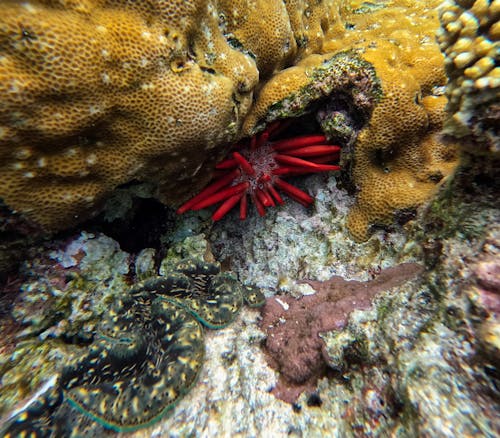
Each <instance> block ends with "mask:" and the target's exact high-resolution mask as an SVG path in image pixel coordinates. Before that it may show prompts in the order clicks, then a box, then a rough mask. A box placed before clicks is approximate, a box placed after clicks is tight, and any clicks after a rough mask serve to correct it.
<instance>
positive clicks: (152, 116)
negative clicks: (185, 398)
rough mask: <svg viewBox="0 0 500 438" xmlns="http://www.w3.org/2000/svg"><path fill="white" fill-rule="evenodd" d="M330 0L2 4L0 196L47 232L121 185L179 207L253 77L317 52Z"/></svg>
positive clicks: (218, 154) (244, 100) (230, 128)
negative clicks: (146, 190) (146, 185)
mask: <svg viewBox="0 0 500 438" xmlns="http://www.w3.org/2000/svg"><path fill="white" fill-rule="evenodd" d="M338 3H339V2H337V1H334V0H330V1H324V2H320V3H315V4H314V5H312V4H311V5H306V4H305V3H303V2H287V3H286V5H285V4H284V3H283V2H282V1H278V0H273V1H267V0H266V1H263V0H261V1H256V2H243V1H238V2H229V1H220V2H212V1H209V0H191V1H172V2H163V1H157V0H150V1H141V2H129V1H125V0H117V1H113V2H104V3H103V2H101V1H98V0H79V1H63V2H53V1H49V0H45V1H38V2H29V1H28V2H26V1H9V2H3V3H2V4H1V6H0V12H1V18H0V59H1V62H0V78H1V81H0V99H1V101H2V103H3V105H2V108H1V109H0V162H1V166H0V197H1V198H2V199H3V200H4V202H5V203H6V204H7V205H8V206H9V207H10V208H11V209H12V210H16V211H19V212H21V213H23V214H24V215H25V216H26V217H28V218H29V219H31V220H33V221H34V222H35V223H37V224H39V225H41V226H42V227H44V228H45V229H49V230H50V229H59V228H62V227H66V226H69V225H71V224H73V223H75V222H78V221H80V220H82V219H83V218H84V217H86V216H87V215H89V214H90V213H91V212H93V211H94V210H95V209H97V208H99V205H100V201H102V200H103V198H104V197H105V196H106V195H107V194H108V193H109V192H110V191H111V190H112V189H113V188H115V187H116V186H118V185H120V184H124V183H127V182H129V181H132V180H138V181H149V182H152V183H154V184H155V185H156V186H157V187H158V194H157V196H158V198H159V199H161V200H162V201H164V202H167V203H176V202H179V201H181V200H182V199H183V198H185V197H187V194H189V193H190V192H191V191H192V190H193V188H194V187H193V185H194V186H198V187H200V186H202V185H203V184H204V183H206V182H207V181H208V180H209V179H210V176H211V175H210V173H209V172H206V169H211V168H212V167H213V164H214V163H215V162H216V161H218V160H219V159H221V158H222V157H223V156H224V155H225V152H227V147H228V145H230V144H231V143H233V142H234V141H235V140H237V139H238V138H239V132H240V127H241V124H242V121H243V118H244V116H245V115H246V113H247V112H248V110H249V108H250V105H251V102H252V95H253V91H254V88H255V87H256V85H257V84H258V82H259V76H262V78H265V77H269V76H270V75H271V74H272V73H273V72H274V71H275V70H279V69H280V68H282V67H283V66H284V65H287V64H289V63H291V62H292V61H294V60H295V59H297V58H299V57H301V56H304V55H306V54H308V53H309V52H311V51H318V50H320V49H321V45H322V42H323V38H324V33H325V31H326V30H327V29H328V28H329V27H330V26H333V25H334V24H335V22H336V20H337V15H338V13H337V6H338ZM271 17H272V19H271V20H270V18H271ZM75 30H77V31H75ZM297 42H298V43H297ZM201 169H203V170H204V171H202V170H201Z"/></svg>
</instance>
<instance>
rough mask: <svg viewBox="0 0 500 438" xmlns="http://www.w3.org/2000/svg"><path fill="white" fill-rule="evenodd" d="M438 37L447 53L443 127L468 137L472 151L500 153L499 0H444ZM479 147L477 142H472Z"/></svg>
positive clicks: (444, 51)
mask: <svg viewBox="0 0 500 438" xmlns="http://www.w3.org/2000/svg"><path fill="white" fill-rule="evenodd" d="M439 18H440V21H441V28H440V29H439V32H438V42H439V46H440V48H441V50H442V51H443V53H444V55H445V57H446V64H445V65H446V72H447V74H448V77H449V79H450V81H449V83H448V85H447V95H448V97H449V104H448V111H449V112H450V114H451V118H450V119H449V120H447V121H446V124H445V130H446V132H447V133H449V134H451V135H454V136H456V137H465V136H471V137H472V139H473V140H476V141H475V142H472V144H471V147H470V149H471V152H476V153H484V152H488V151H490V152H492V153H495V154H496V155H497V156H498V154H499V153H500V139H499V138H500V130H499V126H500V106H499V100H500V67H499V66H498V63H499V61H500V24H499V19H500V1H498V0H493V1H485V0H476V1H453V0H447V1H445V2H444V3H443V4H442V5H441V8H440V13H439ZM478 140H479V141H480V144H483V145H484V147H480V146H478V143H477V141H478Z"/></svg>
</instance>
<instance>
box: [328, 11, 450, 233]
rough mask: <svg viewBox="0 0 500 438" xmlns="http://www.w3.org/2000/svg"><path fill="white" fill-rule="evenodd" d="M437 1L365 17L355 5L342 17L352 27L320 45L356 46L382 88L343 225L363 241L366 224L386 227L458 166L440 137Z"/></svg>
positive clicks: (358, 149) (357, 159) (364, 134)
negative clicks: (349, 13) (345, 223)
mask: <svg viewBox="0 0 500 438" xmlns="http://www.w3.org/2000/svg"><path fill="white" fill-rule="evenodd" d="M438 3H439V2H437V1H434V2H425V4H424V3H423V2H418V3H417V2H407V1H400V2H398V6H397V7H391V8H387V9H385V8H380V9H378V10H376V11H373V12H372V13H364V14H359V13H358V12H359V11H358V10H356V9H353V10H352V11H351V15H350V16H346V20H347V21H348V22H349V23H351V26H352V27H353V29H354V30H352V31H347V32H346V33H345V34H343V35H337V38H336V39H335V40H332V41H331V42H330V43H328V44H325V48H326V49H327V50H338V49H340V48H341V47H342V46H345V45H348V46H350V47H355V48H358V49H359V50H360V51H361V53H362V56H363V58H364V59H366V60H367V61H369V62H370V63H372V64H373V66H374V67H375V70H376V72H377V76H378V77H379V79H380V81H381V84H382V90H383V97H382V98H381V100H380V102H379V103H378V104H377V106H376V107H375V109H374V111H373V113H372V116H371V118H370V121H369V123H368V124H367V125H366V126H365V127H364V129H362V131H361V132H360V134H359V136H358V139H357V141H356V144H355V153H354V170H353V177H354V182H355V184H356V186H357V188H358V190H359V193H358V195H357V198H356V203H355V205H354V207H353V208H352V210H351V211H350V213H349V216H348V220H347V226H348V229H349V231H350V233H351V234H352V236H353V237H354V239H355V240H357V241H363V240H366V239H367V238H368V229H369V226H370V225H371V224H389V223H391V222H392V221H393V220H394V213H395V212H396V211H398V210H405V209H411V208H414V207H416V206H418V205H419V204H421V203H422V202H424V201H425V200H426V199H428V198H429V197H430V196H431V195H432V193H434V191H435V189H436V187H437V186H438V184H439V183H440V182H442V181H443V180H444V178H446V177H447V176H448V175H450V173H452V172H453V170H454V168H455V166H456V164H457V154H456V147H455V146H454V145H451V144H446V143H445V142H444V140H443V139H442V137H441V135H440V129H441V127H442V122H443V119H444V115H445V112H444V107H445V104H446V98H445V97H444V96H442V95H441V94H442V88H441V87H443V86H444V85H445V83H446V77H445V74H444V68H443V58H442V56H441V54H440V52H439V49H438V47H437V45H436V44H435V43H434V39H433V35H434V32H435V30H436V29H437V27H438V22H437V16H436V15H437V14H436V12H435V11H434V8H435V7H436V6H437V4H438ZM380 23H384V24H383V26H381V25H380Z"/></svg>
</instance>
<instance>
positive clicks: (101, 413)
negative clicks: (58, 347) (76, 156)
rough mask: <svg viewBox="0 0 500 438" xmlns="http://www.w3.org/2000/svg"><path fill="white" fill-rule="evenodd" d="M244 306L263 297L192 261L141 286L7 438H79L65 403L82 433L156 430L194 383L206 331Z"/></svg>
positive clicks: (9, 427) (213, 268)
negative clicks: (92, 425) (27, 437)
mask: <svg viewBox="0 0 500 438" xmlns="http://www.w3.org/2000/svg"><path fill="white" fill-rule="evenodd" d="M244 301H245V302H246V303H247V304H248V305H250V306H252V307H259V306H261V305H262V304H264V297H263V295H262V294H261V292H260V291H259V290H258V289H256V288H253V287H249V286H242V285H241V284H240V283H239V282H238V281H237V280H236V279H235V278H233V277H232V276H231V275H230V274H228V273H221V272H220V268H219V267H218V266H217V265H214V264H209V263H204V262H200V261H197V260H194V259H186V260H183V261H181V262H179V263H177V264H176V265H175V266H174V268H173V269H172V270H171V271H170V272H169V275H167V276H165V277H158V278H153V279H149V280H145V281H143V282H141V283H139V284H137V285H136V286H134V287H133V288H132V290H131V291H130V292H129V293H128V294H124V296H123V298H121V299H120V300H118V301H117V302H116V303H115V305H114V307H113V308H112V309H111V310H110V312H108V314H107V316H106V317H105V318H104V319H103V321H102V323H101V324H100V326H99V328H98V330H97V336H96V339H95V341H94V343H93V344H92V345H91V346H90V348H89V351H88V353H87V354H86V355H83V356H82V357H80V358H78V359H77V360H76V361H75V362H74V363H72V364H71V365H68V366H66V367H65V368H64V369H63V370H62V372H61V375H60V377H59V379H58V382H57V384H56V385H55V386H54V387H53V388H51V389H50V390H49V391H47V392H46V393H44V394H42V395H41V396H40V398H39V399H38V400H37V401H36V402H35V403H33V404H31V405H30V406H28V407H27V408H26V410H24V411H22V412H21V413H19V414H18V415H17V416H15V417H14V418H13V419H12V420H11V421H10V422H9V424H8V425H7V428H6V430H5V431H4V433H5V435H3V436H6V437H9V436H19V435H20V434H22V433H25V434H29V433H34V434H35V435H36V436H47V434H51V433H53V434H54V435H57V436H61V435H64V433H65V430H66V429H67V428H68V427H69V426H68V425H69V424H70V423H71V427H72V434H77V435H78V433H76V432H77V431H78V427H79V426H78V424H77V423H78V422H77V421H75V419H74V418H67V415H65V412H66V410H67V408H68V406H67V405H66V403H68V404H69V405H70V406H72V407H74V408H76V410H77V411H78V412H80V413H81V414H83V415H84V419H83V421H82V426H81V427H85V428H88V427H89V426H88V425H87V421H86V419H87V418H90V419H92V420H94V421H97V422H98V423H99V424H100V425H102V426H104V427H105V428H109V429H113V430H116V431H132V430H136V429H138V428H141V427H145V426H147V425H150V424H152V423H154V422H155V421H157V420H158V419H160V418H161V417H162V416H163V415H164V414H165V413H166V412H168V411H170V410H171V409H172V408H173V407H174V406H175V405H176V404H177V402H178V401H179V400H180V399H181V398H182V397H183V396H184V395H185V394H186V393H187V392H188V391H189V390H190V389H191V387H192V386H193V384H194V382H195V381H196V378H197V376H198V374H199V371H200V369H201V366H202V364H203V359H204V352H205V345H204V340H203V337H204V335H203V328H202V326H206V327H209V328H212V329H216V328H222V327H225V326H226V325H227V324H229V323H230V322H231V321H232V320H233V319H234V317H235V316H236V315H237V313H238V312H239V310H240V308H241V307H242V305H243V302H244ZM75 423H76V424H75ZM80 433H81V434H82V435H84V436H85V433H83V432H82V430H80Z"/></svg>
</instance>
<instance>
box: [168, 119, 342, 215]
mask: <svg viewBox="0 0 500 438" xmlns="http://www.w3.org/2000/svg"><path fill="white" fill-rule="evenodd" d="M282 126H283V125H282V124H278V123H274V124H272V125H270V126H269V127H268V128H267V129H266V130H265V131H264V132H262V133H261V134H259V135H257V136H254V137H252V139H251V140H250V142H249V144H246V145H244V146H242V147H237V150H236V151H234V152H233V153H232V155H231V157H230V158H228V159H226V160H224V161H222V162H220V163H219V164H218V165H217V166H216V173H215V176H214V179H213V181H212V182H211V183H210V184H209V185H208V186H207V187H206V188H205V189H204V190H203V191H201V192H200V193H199V194H198V195H196V196H195V197H194V198H192V199H190V200H189V201H187V202H186V203H185V204H183V205H182V206H181V207H180V208H179V209H178V210H177V213H178V214H182V213H185V212H186V211H189V210H201V209H203V208H206V207H209V206H211V205H214V204H218V203H221V204H220V205H219V207H218V208H217V210H216V211H215V212H214V213H213V215H212V219H213V220H214V221H217V220H220V219H222V218H223V217H224V216H225V215H226V214H227V213H228V212H229V211H230V210H232V209H233V208H234V207H235V206H236V205H237V204H239V210H240V215H239V216H240V219H245V218H246V217H247V213H248V196H250V198H251V199H252V201H253V203H254V204H255V207H256V208H257V212H258V213H259V215H260V216H264V214H265V209H266V207H274V206H275V205H276V204H283V199H282V197H281V195H280V194H279V192H278V190H280V191H281V192H284V193H286V194H287V195H288V196H289V197H290V198H292V199H294V200H295V201H297V202H299V203H300V204H302V205H304V206H306V207H307V206H308V205H310V204H311V203H312V202H313V198H312V197H311V196H309V195H308V194H307V193H305V192H303V191H302V190H300V189H298V188H297V187H295V186H293V185H291V184H289V183H287V182H285V181H283V179H282V177H283V176H293V175H303V174H308V173H316V172H328V171H332V170H339V169H340V167H339V166H338V165H337V164H328V163H332V162H335V163H337V162H338V158H339V154H340V147H339V146H335V145H331V144H327V139H326V137H325V136H324V135H306V136H301V137H292V138H288V139H283V140H276V141H274V140H271V138H272V137H273V136H274V135H276V133H277V132H278V131H279V130H281V128H282Z"/></svg>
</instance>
